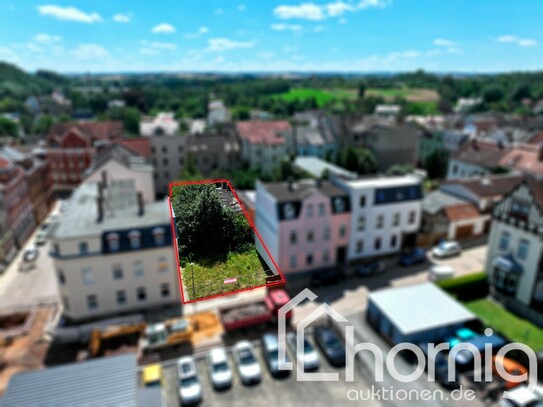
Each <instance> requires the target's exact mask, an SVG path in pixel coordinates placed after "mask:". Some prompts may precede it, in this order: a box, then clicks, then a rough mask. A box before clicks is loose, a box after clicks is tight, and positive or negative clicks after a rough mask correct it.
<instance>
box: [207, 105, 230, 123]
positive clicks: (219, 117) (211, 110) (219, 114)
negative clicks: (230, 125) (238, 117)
mask: <svg viewBox="0 0 543 407" xmlns="http://www.w3.org/2000/svg"><path fill="white" fill-rule="evenodd" d="M207 112H208V113H207V124H208V126H214V125H216V124H218V123H226V122H229V121H230V112H229V111H228V109H227V108H226V106H225V105H224V103H223V101H222V100H213V101H211V102H209V105H208V106H207Z"/></svg>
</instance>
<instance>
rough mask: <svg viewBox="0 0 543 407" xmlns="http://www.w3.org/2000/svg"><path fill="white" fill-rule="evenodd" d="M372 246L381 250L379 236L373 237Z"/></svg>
mask: <svg viewBox="0 0 543 407" xmlns="http://www.w3.org/2000/svg"><path fill="white" fill-rule="evenodd" d="M374 248H375V250H381V238H380V237H378V238H376V239H375V243H374Z"/></svg>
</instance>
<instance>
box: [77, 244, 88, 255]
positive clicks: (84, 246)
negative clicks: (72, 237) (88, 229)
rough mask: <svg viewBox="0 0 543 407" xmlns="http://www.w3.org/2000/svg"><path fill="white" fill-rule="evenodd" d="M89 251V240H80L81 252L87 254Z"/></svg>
mask: <svg viewBox="0 0 543 407" xmlns="http://www.w3.org/2000/svg"><path fill="white" fill-rule="evenodd" d="M88 252H89V245H88V243H87V242H79V254H87V253H88Z"/></svg>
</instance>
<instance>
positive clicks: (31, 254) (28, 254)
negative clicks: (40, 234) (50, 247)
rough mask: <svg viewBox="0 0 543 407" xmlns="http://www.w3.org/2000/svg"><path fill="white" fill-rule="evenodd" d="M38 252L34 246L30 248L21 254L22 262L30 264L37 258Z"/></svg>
mask: <svg viewBox="0 0 543 407" xmlns="http://www.w3.org/2000/svg"><path fill="white" fill-rule="evenodd" d="M39 255H40V251H39V250H38V248H37V247H36V246H30V247H29V248H27V249H26V250H25V251H24V252H23V260H24V261H26V262H32V261H34V260H36V259H37V258H38V256H39Z"/></svg>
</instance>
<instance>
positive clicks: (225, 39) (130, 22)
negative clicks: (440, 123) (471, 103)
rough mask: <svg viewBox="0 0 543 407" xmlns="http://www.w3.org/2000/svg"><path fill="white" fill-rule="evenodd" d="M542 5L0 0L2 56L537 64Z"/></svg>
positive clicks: (354, 67) (182, 62)
mask: <svg viewBox="0 0 543 407" xmlns="http://www.w3.org/2000/svg"><path fill="white" fill-rule="evenodd" d="M49 1H50V2H49ZM542 15H543V1H541V0H521V1H518V0H516V1H515V0H308V1H306V0H198V1H188V0H160V1H150V0H145V1H143V0H133V1H119V0H94V1H90V0H68V1H61V0H42V1H40V0H24V1H14V0H0V60H3V61H7V62H11V63H15V64H17V65H18V66H20V67H21V68H23V69H25V70H29V71H34V70H36V69H50V70H55V71H58V72H62V73H85V72H91V73H107V72H161V71H172V72H294V71H308V72H355V73H356V72H363V73H364V72H383V71H390V72H399V71H410V70H415V69H419V68H420V69H424V70H427V71H432V72H503V71H511V70H523V71H524V70H538V69H542V68H543V52H542V50H541V47H543V25H542V23H541V16H542Z"/></svg>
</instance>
